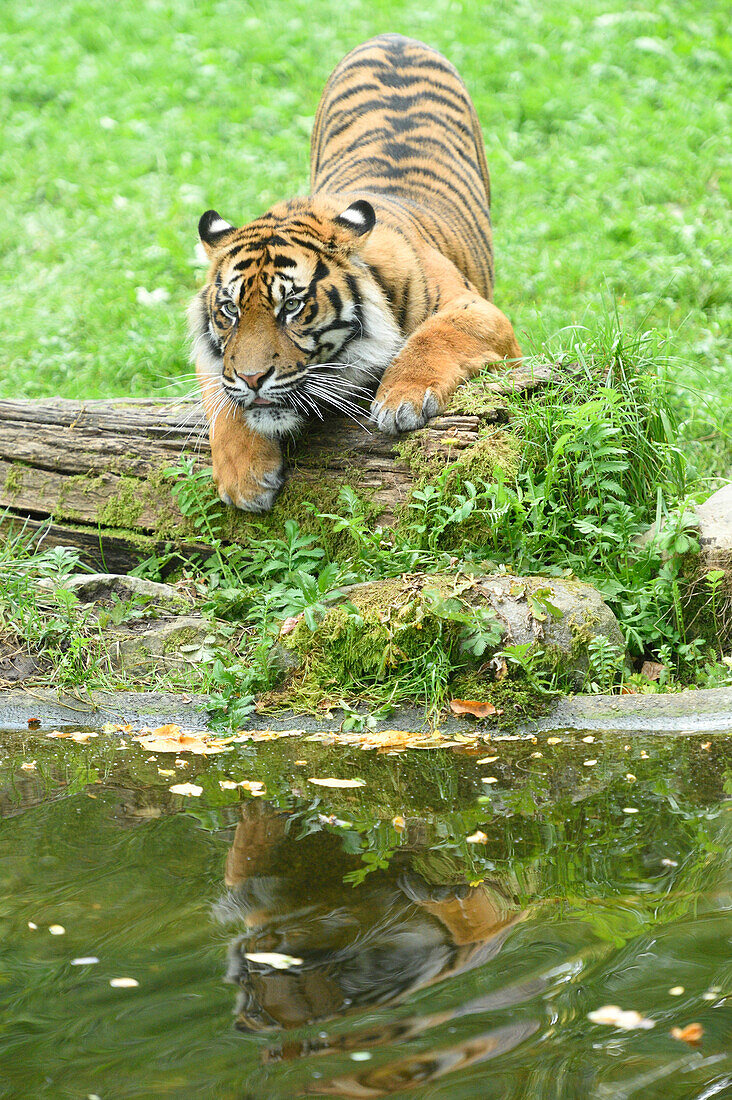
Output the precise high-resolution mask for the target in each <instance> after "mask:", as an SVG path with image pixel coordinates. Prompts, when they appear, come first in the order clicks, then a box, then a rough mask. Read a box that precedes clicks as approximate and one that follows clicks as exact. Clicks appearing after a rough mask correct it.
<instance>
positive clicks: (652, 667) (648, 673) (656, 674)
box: [641, 661, 666, 680]
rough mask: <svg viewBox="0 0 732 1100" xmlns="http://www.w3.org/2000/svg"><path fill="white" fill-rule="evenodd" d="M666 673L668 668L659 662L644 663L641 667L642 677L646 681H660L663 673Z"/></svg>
mask: <svg viewBox="0 0 732 1100" xmlns="http://www.w3.org/2000/svg"><path fill="white" fill-rule="evenodd" d="M665 671H666V666H665V665H662V664H661V663H660V662H659V661H644V662H643V665H642V666H641V676H645V678H646V680H660V679H661V673H662V672H665Z"/></svg>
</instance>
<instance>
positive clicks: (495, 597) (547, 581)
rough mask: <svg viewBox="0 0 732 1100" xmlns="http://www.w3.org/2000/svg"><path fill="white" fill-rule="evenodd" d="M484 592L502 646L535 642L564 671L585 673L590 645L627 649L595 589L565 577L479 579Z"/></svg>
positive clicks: (509, 576)
mask: <svg viewBox="0 0 732 1100" xmlns="http://www.w3.org/2000/svg"><path fill="white" fill-rule="evenodd" d="M479 585H480V591H481V592H482V594H483V595H484V596H485V598H486V600H487V602H488V604H489V605H490V606H491V607H492V608H493V610H494V611H495V613H496V615H497V616H498V619H499V620H500V622H501V624H502V626H503V627H504V630H505V634H504V637H503V639H502V642H501V646H502V647H504V648H505V646H507V645H525V644H527V643H533V642H535V643H537V644H538V645H540V646H542V647H544V648H545V649H548V650H549V649H550V650H551V651H552V652H553V653H554V654H555V656H556V657H557V658H558V660H559V662H560V664H561V665H562V668H563V670H564V671H565V672H574V673H583V672H585V671H586V670H587V666H588V659H587V646H588V644H589V642H590V641H592V639H593V638H598V637H604V638H607V640H608V641H609V642H611V643H612V644H613V645H614V646H617V647H618V648H619V649H621V650H623V651H624V649H625V644H624V641H623V635H622V633H621V630H620V627H619V625H618V621H617V619H616V618H615V616H614V615H613V613H612V611H611V610H610V608H609V607H608V606H607V604H606V603H605V601H604V600H603V598H602V596H601V595H600V593H599V592H598V591H597V589H596V588H593V587H592V585H591V584H586V583H585V582H584V581H579V580H576V579H575V578H567V577H514V576H511V575H510V574H505V575H501V574H498V575H496V576H490V577H481V578H480V581H479Z"/></svg>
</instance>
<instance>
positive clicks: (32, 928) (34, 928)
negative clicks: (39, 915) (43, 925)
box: [28, 920, 38, 932]
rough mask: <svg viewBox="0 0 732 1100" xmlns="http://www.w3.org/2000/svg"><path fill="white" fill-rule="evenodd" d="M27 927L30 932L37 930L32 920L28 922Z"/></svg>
mask: <svg viewBox="0 0 732 1100" xmlns="http://www.w3.org/2000/svg"><path fill="white" fill-rule="evenodd" d="M28 927H29V928H30V929H31V931H32V932H35V931H36V930H37V929H38V925H37V924H35V923H34V922H33V921H32V920H29V921H28Z"/></svg>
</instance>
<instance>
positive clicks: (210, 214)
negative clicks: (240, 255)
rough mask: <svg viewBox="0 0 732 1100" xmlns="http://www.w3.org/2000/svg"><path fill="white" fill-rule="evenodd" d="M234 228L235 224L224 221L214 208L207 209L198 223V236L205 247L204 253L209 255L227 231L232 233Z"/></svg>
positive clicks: (226, 234)
mask: <svg viewBox="0 0 732 1100" xmlns="http://www.w3.org/2000/svg"><path fill="white" fill-rule="evenodd" d="M235 229H236V226H235V225H232V224H231V222H227V221H225V219H224V218H222V217H221V215H220V214H218V213H217V212H216V211H215V210H207V211H206V213H205V214H204V215H203V217H202V218H201V220H200V221H199V223H198V236H199V237H200V238H201V244H202V245H203V247H204V248H205V249H206V253H207V254H208V255H209V256H210V255H211V253H212V252H213V251H214V249H215V248H218V246H219V245H220V244H221V242H222V241H223V239H224V238H225V237H226V236H228V234H229V233H233V232H234V231H235Z"/></svg>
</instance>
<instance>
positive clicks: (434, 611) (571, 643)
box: [273, 573, 624, 695]
mask: <svg viewBox="0 0 732 1100" xmlns="http://www.w3.org/2000/svg"><path fill="white" fill-rule="evenodd" d="M487 610H490V611H492V612H493V615H494V616H495V618H493V617H492V616H490V615H489V616H487V617H486V616H485V612H486V611H487ZM354 612H355V614H354ZM474 627H475V629H476V630H477V631H478V634H479V635H480V638H479V641H480V644H479V645H477V646H473V648H472V649H467V650H466V649H465V645H464V640H465V638H466V634H470V631H472V630H473V628H474ZM599 637H603V638H606V639H607V640H608V642H610V643H611V644H612V645H613V646H615V647H616V648H617V651H618V658H619V659H621V658H622V656H623V654H624V643H623V636H622V633H621V631H620V627H619V626H618V623H617V620H616V619H615V616H614V615H613V613H612V611H611V610H610V608H609V607H608V606H607V604H606V603H605V602H604V600H603V599H602V597H601V596H600V594H599V592H598V591H597V590H596V589H595V588H593V587H592V586H591V585H589V584H586V583H584V582H582V581H578V580H576V579H574V578H556V577H517V576H511V575H509V574H495V575H491V576H478V577H466V576H465V574H462V573H457V574H425V573H418V574H404V575H403V576H401V577H393V578H388V579H384V580H380V581H374V582H369V583H365V584H359V585H354V586H351V587H350V588H347V589H344V590H343V599H342V601H341V602H340V603H338V604H336V605H335V606H333V607H332V608H330V609H329V610H328V611H327V612H326V614H325V616H324V618H323V619H322V621H321V622H320V624H319V625H318V627H317V629H316V630H315V631H314V632H311V631H310V630H309V629H308V628H307V626H306V624H305V623H304V622H300V623H298V624H297V626H296V627H295V628H294V629H292V630H288V631H287V632H284V631H283V633H282V634H281V635H280V638H279V639H278V642H277V645H276V646H275V648H274V650H273V663H275V662H276V664H277V666H278V667H280V668H282V669H283V670H284V671H286V672H287V673H289V677H290V680H289V682H291V683H292V684H296V682H297V678H298V676H300V675H301V671H302V674H303V675H304V676H305V678H306V679H307V681H308V684H309V686H310V688H313V687H314V686H315V687H320V688H321V689H322V691H323V693H324V695H327V694H328V693H329V692H332V691H333V690H334V689H335V687H336V685H340V684H343V683H346V684H347V683H349V682H355V683H362V684H367V683H369V682H371V683H373V682H379V681H381V680H383V679H385V678H392V677H393V678H394V679H397V678H398V677H399V670H400V667H402V666H403V667H405V668H407V669H409V668H411V670H412V671H411V672H410V673H409V675H410V676H411V677H412V679H414V671H413V670H414V666H415V662H418V661H419V660H421V659H422V657H423V655H424V660H425V661H426V662H427V663H428V664H430V665H435V662H436V661H437V666H436V667H438V668H440V669H441V672H440V675H441V676H442V677H443V678H444V677H445V676H448V677H449V676H451V675H452V673H450V671H449V669H450V668H451V667H452V668H453V669H455V670H457V668H458V666H460V667H461V668H463V669H464V667H465V663H466V661H468V662H472V664H473V667H474V668H476V669H477V668H478V667H481V668H487V667H488V664H489V660H490V658H491V656H492V654H494V653H495V652H496V651H498V650H501V649H504V648H505V647H506V646H512V645H516V646H520V645H529V646H534V647H537V648H538V649H540V650H543V651H544V653H545V654H546V656H547V658H548V662H549V664H550V665H552V666H553V667H554V668H556V669H557V670H559V671H561V672H562V673H564V674H565V675H569V677H570V679H571V680H572V681H573V682H574V683H575V684H577V685H579V684H581V683H582V681H583V680H584V679H585V675H586V672H587V668H588V665H589V652H588V647H589V644H590V642H591V641H592V640H593V639H595V638H599ZM435 647H437V649H435ZM438 651H441V652H438ZM283 652H286V653H287V654H288V656H289V658H290V661H292V659H293V658H294V661H292V663H290V661H288V662H285V661H283ZM293 665H294V671H293ZM494 667H495V665H494ZM486 676H487V678H488V679H492V672H489V673H486Z"/></svg>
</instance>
